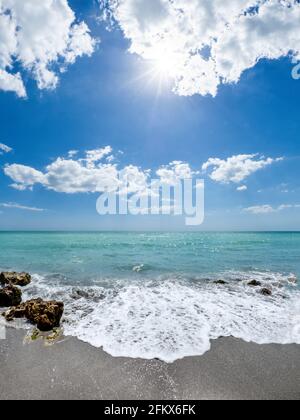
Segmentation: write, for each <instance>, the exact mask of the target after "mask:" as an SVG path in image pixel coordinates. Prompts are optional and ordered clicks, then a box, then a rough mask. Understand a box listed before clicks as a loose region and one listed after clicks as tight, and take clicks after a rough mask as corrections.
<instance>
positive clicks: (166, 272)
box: [0, 232, 300, 362]
mask: <svg viewBox="0 0 300 420" xmlns="http://www.w3.org/2000/svg"><path fill="white" fill-rule="evenodd" d="M0 247H1V253H0V270H16V271H28V272H30V273H31V274H32V275H33V282H32V284H31V285H30V286H28V287H27V288H25V290H24V298H25V299H27V298H28V299H29V298H33V297H42V298H45V299H59V300H63V301H64V303H65V316H64V322H63V326H64V332H65V334H66V335H72V336H76V337H78V338H79V339H81V340H83V341H86V342H89V343H90V344H92V345H94V346H96V347H101V348H103V349H104V350H105V351H107V352H108V353H110V354H112V355H113V356H128V357H143V358H153V357H158V358H160V359H162V360H165V361H167V362H171V361H174V360H176V359H178V358H181V357H185V356H192V355H201V354H203V353H205V352H206V351H208V350H209V349H210V345H211V340H213V339H217V338H219V337H221V336H222V337H223V336H234V337H237V338H241V339H243V340H246V341H253V342H256V343H259V344H262V343H299V344H300V290H299V286H298V282H297V279H298V278H299V277H300V233H30V232H28V233H23V232H19V233H6V232H2V233H0ZM219 279H222V280H225V281H226V285H223V286H222V285H217V284H215V280H219ZM253 279H256V280H258V281H259V282H260V283H261V286H259V287H257V288H253V287H250V286H249V285H248V283H249V281H251V280H253ZM263 287H265V288H268V289H269V290H271V292H272V296H271V297H266V296H263V295H262V294H261V289H262V288H263ZM26 327H27V326H26Z"/></svg>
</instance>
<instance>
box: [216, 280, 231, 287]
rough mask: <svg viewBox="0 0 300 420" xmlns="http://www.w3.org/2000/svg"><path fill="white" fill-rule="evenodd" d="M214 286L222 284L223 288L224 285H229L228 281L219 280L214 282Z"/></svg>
mask: <svg viewBox="0 0 300 420" xmlns="http://www.w3.org/2000/svg"><path fill="white" fill-rule="evenodd" d="M214 284H220V285H221V286H224V285H226V284H228V283H227V282H226V281H224V280H217V281H214Z"/></svg>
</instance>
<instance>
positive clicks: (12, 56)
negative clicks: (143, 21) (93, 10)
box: [0, 0, 95, 97]
mask: <svg viewBox="0 0 300 420" xmlns="http://www.w3.org/2000/svg"><path fill="white" fill-rule="evenodd" d="M94 48H95V40H93V39H92V37H91V35H90V32H89V29H88V27H87V25H86V24H85V23H84V22H78V21H77V20H76V17H75V14H74V12H73V10H72V9H71V8H70V6H69V4H68V0H43V1H37V0H26V1H24V0H0V90H4V91H13V92H16V94H17V95H18V96H19V97H25V96H26V89H25V86H24V82H23V79H22V76H21V74H20V72H18V73H15V72H14V66H15V65H16V64H18V66H19V67H20V68H21V70H20V71H21V72H22V73H23V72H24V71H25V72H27V73H30V74H31V75H32V77H33V78H34V79H35V80H36V82H37V84H38V87H39V88H40V89H54V88H55V87H56V86H57V83H58V80H59V77H58V73H59V71H60V70H61V71H63V70H64V69H65V68H66V67H67V65H69V64H73V63H74V62H75V60H76V58H77V57H81V56H83V55H88V56H90V55H91V54H92V53H93V51H94Z"/></svg>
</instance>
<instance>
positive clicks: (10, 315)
mask: <svg viewBox="0 0 300 420" xmlns="http://www.w3.org/2000/svg"><path fill="white" fill-rule="evenodd" d="M25 309H26V304H25V303H21V305H19V306H13V307H12V308H10V309H9V310H8V311H6V312H4V313H3V314H2V315H3V316H4V318H5V319H6V321H8V322H10V321H12V320H13V319H15V318H16V319H20V318H25Z"/></svg>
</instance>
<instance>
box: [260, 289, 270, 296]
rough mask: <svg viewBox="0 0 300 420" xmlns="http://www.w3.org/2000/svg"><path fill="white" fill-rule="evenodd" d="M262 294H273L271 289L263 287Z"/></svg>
mask: <svg viewBox="0 0 300 420" xmlns="http://www.w3.org/2000/svg"><path fill="white" fill-rule="evenodd" d="M260 294H261V295H263V296H272V291H271V290H270V289H261V291H260Z"/></svg>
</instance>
